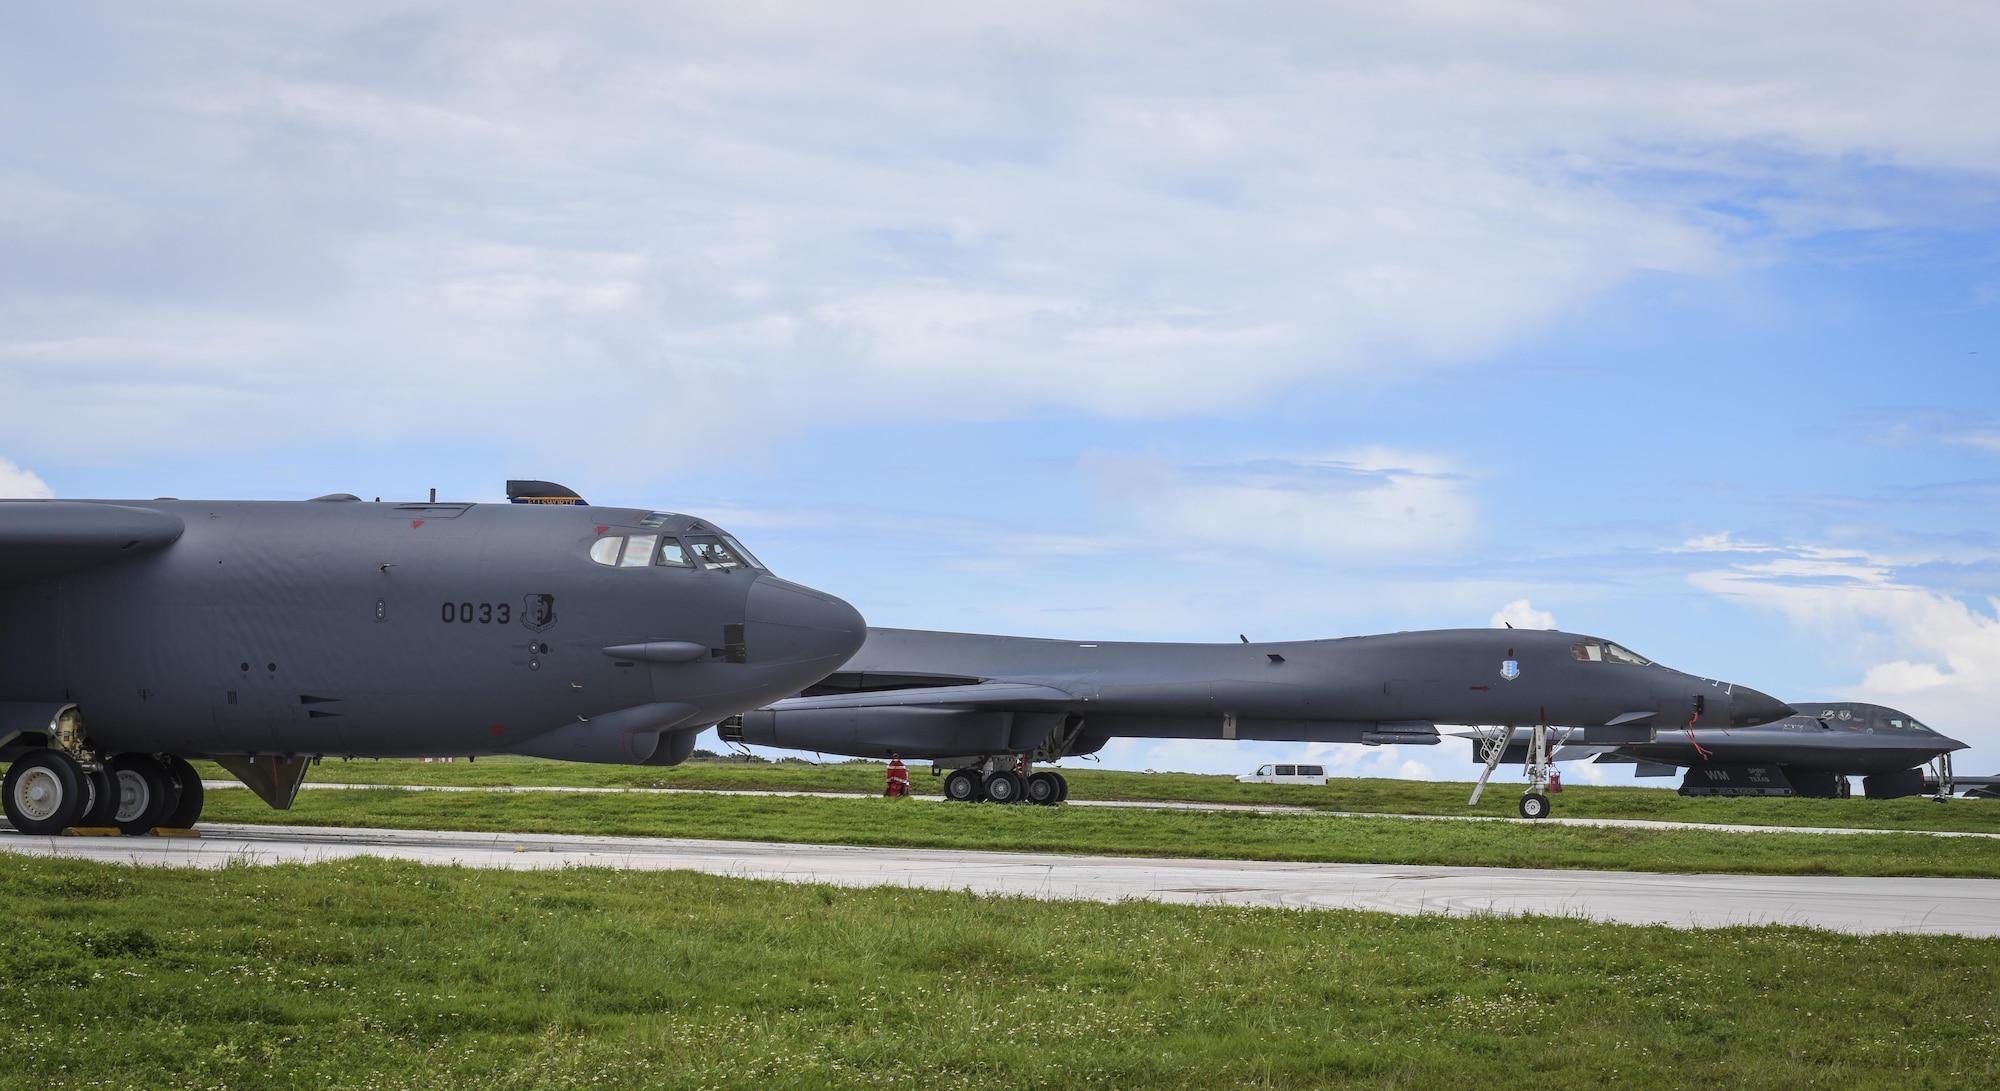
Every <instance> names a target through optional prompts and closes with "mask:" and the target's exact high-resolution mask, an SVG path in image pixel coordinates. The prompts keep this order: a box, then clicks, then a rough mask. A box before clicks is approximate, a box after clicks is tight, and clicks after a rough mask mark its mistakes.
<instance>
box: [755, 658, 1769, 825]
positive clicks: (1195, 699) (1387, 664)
mask: <svg viewBox="0 0 2000 1091" xmlns="http://www.w3.org/2000/svg"><path fill="white" fill-rule="evenodd" d="M1791 714H1792V710H1791V708H1789V707H1788V706H1786V705H1785V704H1784V703H1783V702H1781V701H1778V700H1776V699H1774V698H1771V697H1768V696H1766V695H1764V694H1762V693H1759V692H1757V691H1756V690H1752V689H1746V688H1744V687H1742V686H1732V685H1729V684H1727V683H1723V682H1717V681H1714V680H1711V679H1707V678H1698V677H1696V676H1694V675H1691V674H1683V673H1681V672H1680V671H1677V670H1672V669H1670V668H1668V667H1664V666H1661V665H1659V664H1657V663H1653V662H1651V661H1649V660H1647V659H1644V658H1642V657H1640V656H1638V655H1636V654H1634V653H1632V652H1629V651H1627V650H1625V649H1624V648H1622V647H1620V646H1619V645H1616V644H1612V643H1610V642H1608V641H1604V640H1599V639H1597V638H1595V637H1588V636H1579V635H1577V634H1574V633H1562V632H1556V631H1553V630H1545V631H1531V630H1525V629H1446V630H1436V631H1429V632H1403V633H1391V634H1387V635H1383V636H1356V637H1346V638H1342V639H1336V640H1301V641H1286V642H1282V643H1263V644H1251V643H1249V642H1248V641H1242V642H1239V643H1236V644H1168V643H1138V642H1114V641H1100V642H1095V643H1086V642H1080V641H1069V640H1042V639H1030V638H1024V637H1007V636H981V635H976V634H971V633H941V632H925V631H920V630H912V629H882V628H871V629H869V630H868V640H867V642H866V643H865V644H863V645H862V647H861V650H860V651H859V652H856V653H855V655H854V658H852V659H850V660H849V661H848V662H847V663H846V665H845V666H843V667H842V668H841V669H840V670H839V671H837V672H835V673H834V674H832V675H831V676H829V677H827V678H826V679H824V680H823V681H820V682H818V683H817V684H815V685H814V686H812V687H811V688H808V689H806V690H804V691H803V692H802V693H801V694H800V695H799V696H796V697H792V698H789V699H787V700H783V701H778V702H775V703H773V704H771V705H770V706H768V707H765V708H760V709H758V710H756V711H753V712H748V713H745V714H744V715H743V716H742V717H741V718H739V719H733V720H730V721H726V722H724V723H723V724H722V725H721V727H720V729H719V730H720V732H721V735H722V738H723V739H724V740H725V741H732V742H739V743H756V744H761V745H766V746H778V747H787V748H791V749H796V750H813V751H818V752H820V753H828V754H849V755H855V756H860V757H887V756H889V755H890V754H900V755H901V756H903V757H905V758H911V757H915V758H929V759H931V760H932V761H933V762H934V763H936V765H937V767H939V768H941V769H944V768H948V769H950V770H952V772H951V773H950V775H949V776H948V777H947V778H946V780H945V785H944V791H945V795H946V797H947V798H950V799H956V800H967V801H971V800H978V799H989V800H994V801H998V802H1014V801H1018V800H1023V799H1025V800H1027V801H1028V802H1033V803H1044V804H1047V803H1056V802H1060V801H1061V799H1062V798H1063V796H1064V794H1065V793H1066V791H1067V785H1066V783H1065V782H1064V781H1063V778H1062V774H1061V773H1058V772H1054V771H1051V770H1043V771H1039V772H1037V771H1033V770H1032V766H1033V765H1034V764H1035V763H1038V762H1052V761H1055V760H1057V759H1059V758H1063V757H1068V756H1072V755H1081V754H1089V753H1092V752H1094V751H1096V750H1098V749H1100V748H1102V747H1103V746H1104V745H1105V743H1107V742H1108V741H1110V740H1111V739H1112V738H1114V737H1140V738H1182V739H1257V740H1266V741H1273V742H1341V743H1361V744H1367V745H1381V744H1419V745H1424V744H1435V743H1437V742H1438V741H1439V735H1438V730H1437V725H1438V724H1528V725H1535V726H1536V730H1537V731H1538V732H1540V735H1539V736H1538V737H1540V738H1541V739H1542V740H1543V746H1544V761H1543V762H1542V763H1541V767H1542V768H1543V769H1546V768H1547V761H1546V742H1547V738H1548V734H1547V727H1548V725H1556V724H1560V725H1566V726H1569V727H1573V728H1575V729H1576V732H1575V734H1576V739H1577V741H1579V742H1583V741H1590V742H1594V743H1598V744H1601V745H1605V744H1623V743H1643V742H1650V741H1652V740H1653V738H1654V736H1655V732H1656V729H1657V731H1658V732H1659V733H1662V734H1664V733H1665V732H1667V731H1670V730H1672V729H1674V728H1679V727H1682V726H1684V725H1686V724H1688V723H1691V722H1696V721H1697V720H1698V721H1699V722H1702V723H1726V724H1731V725H1735V726H1738V727H1748V726H1751V725H1755V724H1762V723H1769V722H1771V721H1773V720H1777V719H1781V718H1783V717H1785V716H1789V715H1791ZM1544 775H1545V774H1544ZM1545 787H1546V784H1545V781H1544V780H1537V779H1531V781H1530V784H1529V790H1528V791H1527V792H1526V793H1525V794H1524V795H1523V796H1522V799H1521V813H1522V814H1523V815H1524V816H1526V817H1529V818H1540V817H1542V816H1544V815H1546V814H1547V813H1548V808H1549V801H1548V796H1547V794H1546V793H1545V791H1544V788H1545Z"/></svg>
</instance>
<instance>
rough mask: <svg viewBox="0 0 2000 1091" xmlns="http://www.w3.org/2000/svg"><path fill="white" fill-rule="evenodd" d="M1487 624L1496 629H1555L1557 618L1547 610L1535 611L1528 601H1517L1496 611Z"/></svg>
mask: <svg viewBox="0 0 2000 1091" xmlns="http://www.w3.org/2000/svg"><path fill="white" fill-rule="evenodd" d="M1487 624H1488V625H1491V626H1492V627H1493V628H1495V629H1498V628H1501V627H1502V626H1509V625H1511V626H1512V627H1514V628H1516V629H1553V628H1555V627H1556V616H1555V615H1554V614H1551V613H1549V612H1548V611H1547V610H1537V609H1535V607H1534V605H1533V604H1532V603H1530V602H1529V601H1528V600H1527V599H1515V600H1514V601H1513V602H1510V603H1508V604H1507V605H1505V606H1502V607H1501V608H1500V609H1498V610H1495V611H1494V612H1493V617H1492V618H1491V619H1489V620H1488V621H1487Z"/></svg>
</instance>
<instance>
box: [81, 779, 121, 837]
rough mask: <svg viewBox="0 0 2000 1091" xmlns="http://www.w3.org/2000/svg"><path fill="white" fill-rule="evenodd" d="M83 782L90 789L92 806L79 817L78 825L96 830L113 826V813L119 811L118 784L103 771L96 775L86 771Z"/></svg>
mask: <svg viewBox="0 0 2000 1091" xmlns="http://www.w3.org/2000/svg"><path fill="white" fill-rule="evenodd" d="M83 782H84V784H85V785H86V786H87V787H88V788H89V789H90V806H88V807H86V808H84V811H83V813H82V814H80V815H78V816H77V818H76V824H77V825H79V826H84V827H88V828H90V829H94V830H101V829H103V828H105V827H106V826H109V825H111V824H112V818H111V813H112V812H113V811H115V810H117V809H118V784H117V782H116V781H114V780H112V779H111V774H110V773H108V772H106V771H105V770H103V769H99V770H98V771H97V772H95V773H92V772H88V771H86V772H85V773H84V774H83Z"/></svg>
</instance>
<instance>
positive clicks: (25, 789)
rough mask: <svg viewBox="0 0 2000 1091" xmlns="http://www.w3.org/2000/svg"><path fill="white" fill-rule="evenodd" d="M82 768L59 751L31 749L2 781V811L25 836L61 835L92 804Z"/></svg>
mask: <svg viewBox="0 0 2000 1091" xmlns="http://www.w3.org/2000/svg"><path fill="white" fill-rule="evenodd" d="M83 776H84V773H83V766H81V765H78V764H77V763H76V759H75V758H72V757H70V756H69V755H68V754H65V753H63V752H62V751H60V750H47V749H43V750H30V751H29V752H28V753H26V754H23V755H21V756H20V757H18V758H16V759H14V764H13V765H12V766H10V767H9V768H8V769H7V778H6V780H5V781H4V782H0V809H4V810H5V811H6V813H7V821H8V822H9V823H11V824H13V827H14V828H15V829H17V830H20V831H21V832H22V833H33V834H52V833H61V832H63V831H64V830H66V829H68V828H69V827H71V826H74V825H76V820H77V819H79V818H81V817H83V812H84V810H85V808H87V807H88V806H89V805H90V789H89V788H87V787H85V785H84V782H83Z"/></svg>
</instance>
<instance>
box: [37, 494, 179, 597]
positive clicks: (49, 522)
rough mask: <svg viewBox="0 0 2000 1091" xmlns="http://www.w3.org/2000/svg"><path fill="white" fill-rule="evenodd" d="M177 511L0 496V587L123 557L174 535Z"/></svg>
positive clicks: (161, 545)
mask: <svg viewBox="0 0 2000 1091" xmlns="http://www.w3.org/2000/svg"><path fill="white" fill-rule="evenodd" d="M185 529H186V527H185V524H183V523H182V522H181V519H180V516H178V515H172V514H169V513H167V512H164V511H153V510H150V509H147V508H132V507H126V506H124V505H122V504H85V503H78V502H76V501H73V500H4V501H0V587H18V586H21V585H22V584H29V583H34V582H36V581H39V580H47V579H54V578H55V577H57V576H67V575H69V574H71V573H73V572H82V571H84V570H85V569H90V568H96V567H97V566H99V565H103V564H111V563H113V562H116V561H123V560H127V559H129V558H132V557H136V556H139V555H141V554H144V553H150V552H152V551H153V550H156V549H162V548H164V547H166V546H169V545H172V544H173V543H174V542H176V541H178V540H179V539H180V536H181V532H182V531H183V530H185Z"/></svg>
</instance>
